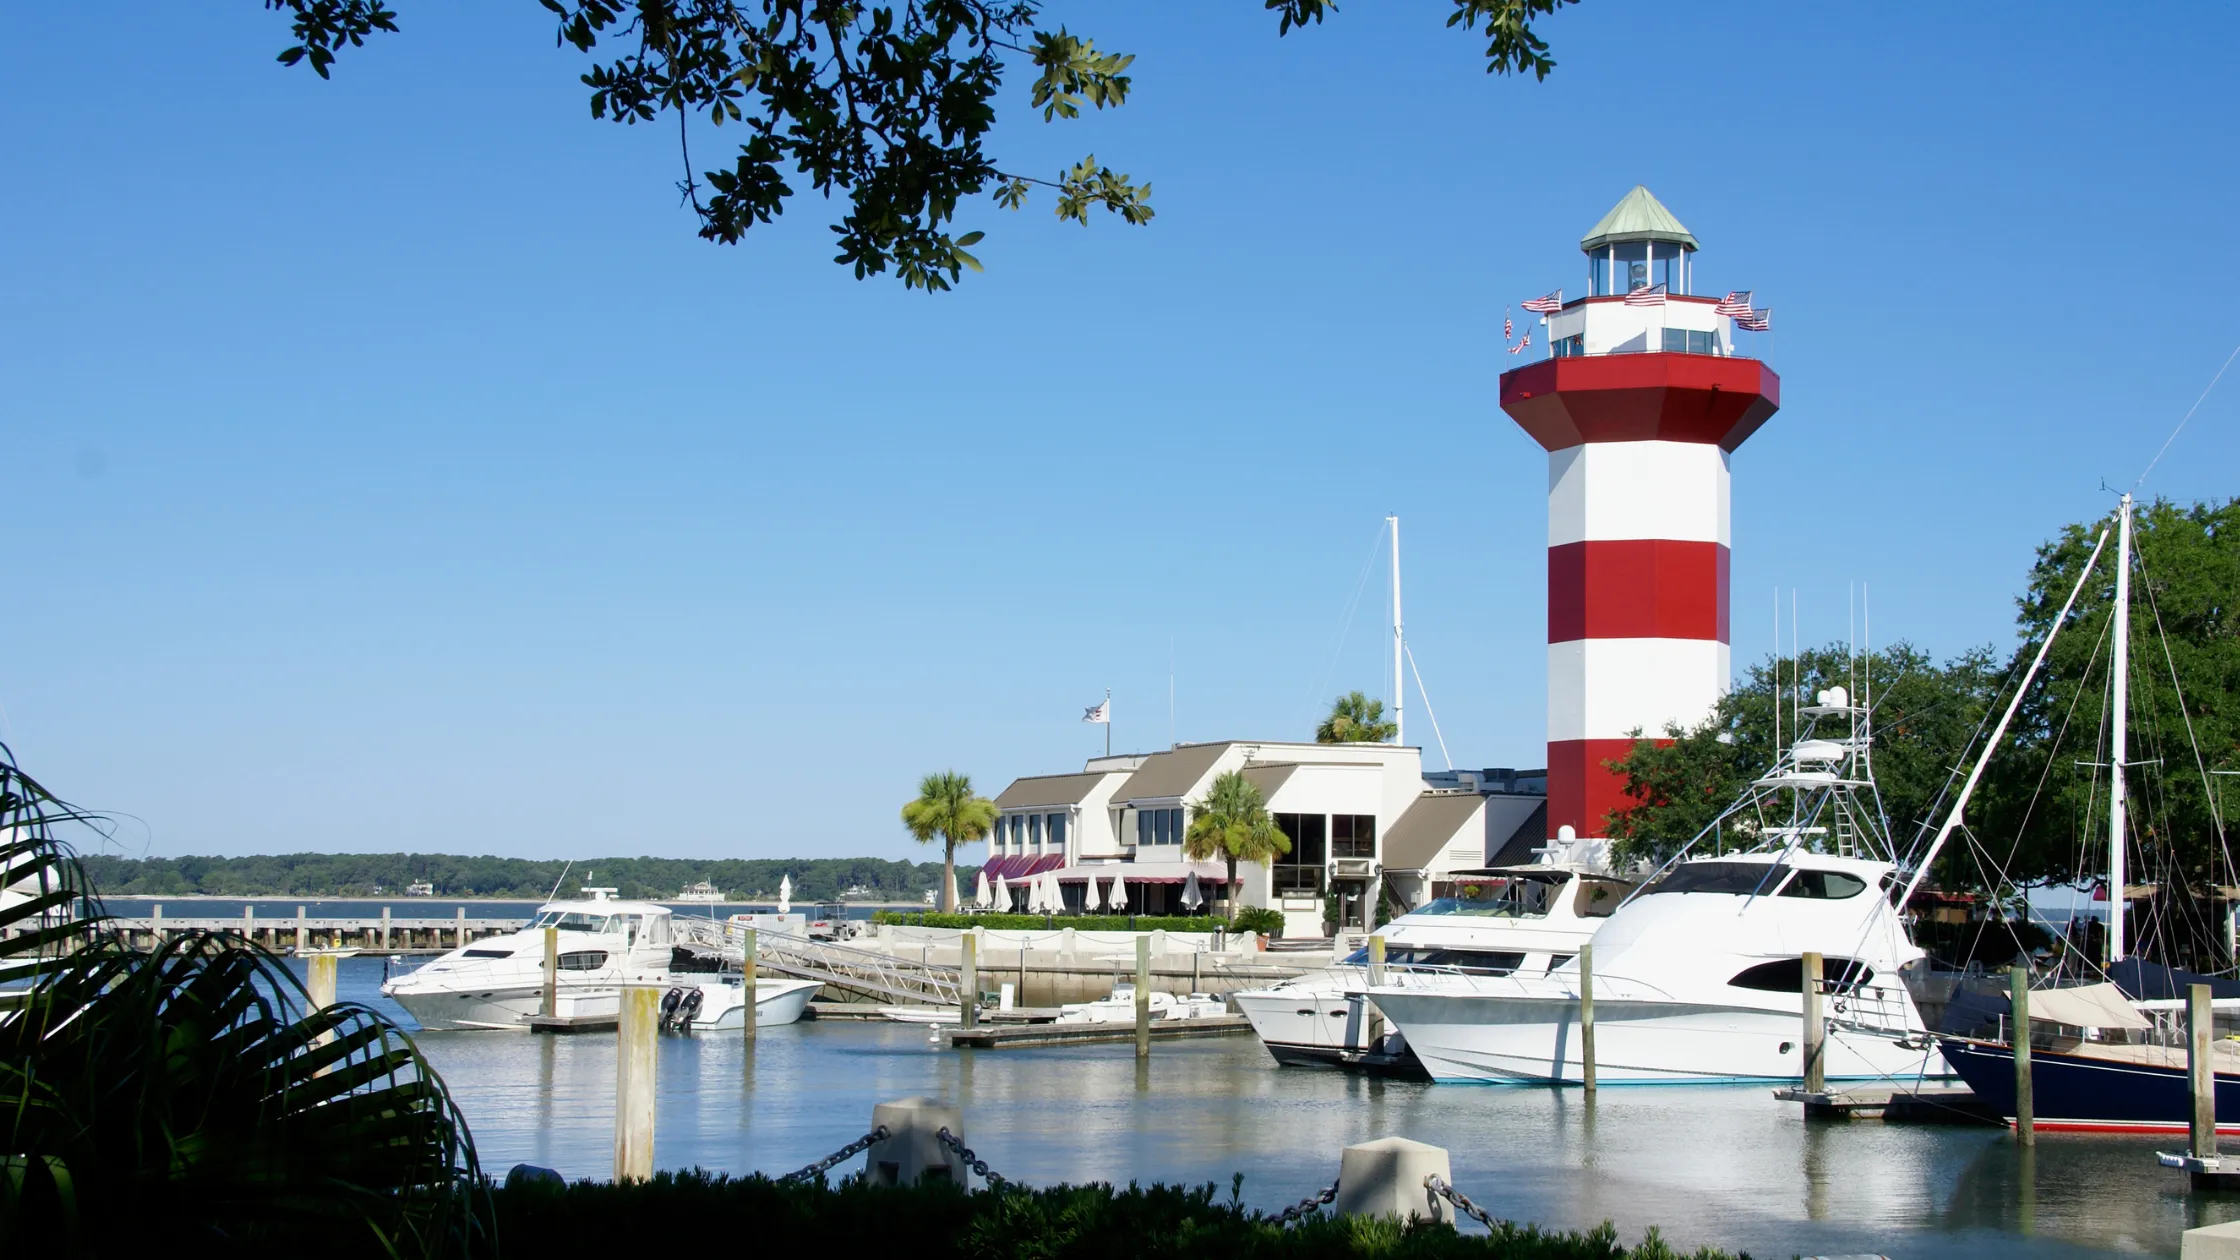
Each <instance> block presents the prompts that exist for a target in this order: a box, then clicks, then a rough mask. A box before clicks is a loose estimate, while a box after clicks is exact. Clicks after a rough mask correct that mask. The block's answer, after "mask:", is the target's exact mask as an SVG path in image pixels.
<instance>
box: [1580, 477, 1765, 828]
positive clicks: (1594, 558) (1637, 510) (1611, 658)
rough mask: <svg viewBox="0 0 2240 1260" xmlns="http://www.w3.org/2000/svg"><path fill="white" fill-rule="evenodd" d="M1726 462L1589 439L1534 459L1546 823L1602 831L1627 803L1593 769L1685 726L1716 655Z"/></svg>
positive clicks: (1718, 664)
mask: <svg viewBox="0 0 2240 1260" xmlns="http://www.w3.org/2000/svg"><path fill="white" fill-rule="evenodd" d="M1729 484H1730V476H1729V472H1728V465H1727V452H1726V451H1724V450H1722V449H1721V448H1720V447H1718V446H1717V445H1714V444H1711V443H1704V442H1669V441H1645V442H1589V443H1582V444H1580V445H1578V446H1573V447H1568V448H1564V449H1561V450H1556V451H1552V452H1550V453H1549V456H1548V770H1549V783H1548V788H1549V800H1548V821H1549V825H1550V827H1551V829H1552V828H1554V827H1556V826H1560V825H1563V824H1566V823H1568V824H1569V825H1571V826H1573V827H1575V828H1577V829H1578V832H1579V834H1581V835H1588V836H1598V835H1604V834H1607V832H1608V828H1607V826H1606V824H1605V819H1606V818H1607V817H1608V816H1609V815H1610V814H1611V813H1612V812H1614V811H1618V810H1623V809H1624V808H1625V807H1626V806H1627V805H1629V804H1630V803H1631V801H1630V799H1629V798H1628V797H1627V796H1626V795H1625V779H1624V777H1623V776H1622V775H1620V774H1618V773H1617V772H1616V771H1613V770H1611V769H1609V768H1608V765H1607V763H1609V762H1611V761H1614V760H1617V759H1620V758H1622V757H1624V756H1625V755H1626V753H1627V751H1628V750H1629V749H1630V748H1631V746H1632V741H1633V738H1634V736H1635V733H1636V732H1638V733H1640V734H1643V735H1647V736H1649V737H1651V738H1655V737H1658V736H1661V735H1664V734H1665V733H1666V732H1667V730H1668V729H1669V728H1670V727H1671V726H1673V725H1679V726H1682V727H1686V726H1691V725H1694V724H1695V723H1697V722H1700V721H1702V720H1703V718H1704V717H1705V715H1707V714H1708V713H1710V711H1711V709H1712V708H1713V706H1715V705H1716V704H1717V703H1718V701H1719V696H1720V695H1721V693H1722V692H1723V691H1724V690H1725V688H1726V685H1727V679H1728V677H1729V673H1730V668H1729V667H1730V654H1729V648H1728V641H1729V635H1728V555H1729V551H1728V548H1729V546H1730V545H1731V541H1732V538H1731V533H1730V529H1729V516H1728V490H1729Z"/></svg>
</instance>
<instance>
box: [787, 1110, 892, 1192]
mask: <svg viewBox="0 0 2240 1260" xmlns="http://www.w3.org/2000/svg"><path fill="white" fill-rule="evenodd" d="M886 1139H887V1126H885V1125H883V1124H882V1125H880V1126H879V1127H878V1128H875V1129H873V1130H872V1131H871V1132H869V1133H866V1134H864V1135H863V1136H862V1137H859V1138H857V1139H856V1140H855V1141H853V1142H850V1143H848V1144H847V1145H846V1146H843V1147H841V1148H840V1149H839V1150H837V1151H834V1152H833V1153H831V1154H830V1155H827V1156H825V1157H824V1158H823V1159H820V1160H818V1161H817V1162H816V1163H814V1164H811V1165H809V1166H808V1167H807V1168H803V1169H799V1170H797V1171H794V1172H789V1173H787V1174H786V1175H785V1176H783V1177H780V1178H778V1184H779V1185H788V1184H791V1183H793V1182H796V1181H807V1180H808V1179H809V1178H811V1177H822V1176H824V1175H825V1174H826V1173H827V1172H829V1171H831V1170H832V1169H833V1167H834V1166H836V1165H839V1164H845V1163H847V1162H848V1161H849V1160H851V1159H854V1158H855V1157H856V1156H858V1155H861V1154H863V1153H864V1152H865V1151H868V1150H870V1149H871V1144H872V1143H874V1142H884V1141H886Z"/></svg>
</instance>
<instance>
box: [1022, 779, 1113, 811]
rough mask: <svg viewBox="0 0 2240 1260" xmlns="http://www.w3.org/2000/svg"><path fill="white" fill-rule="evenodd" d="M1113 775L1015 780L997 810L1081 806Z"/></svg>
mask: <svg viewBox="0 0 2240 1260" xmlns="http://www.w3.org/2000/svg"><path fill="white" fill-rule="evenodd" d="M1109 773H1112V772H1111V771H1091V772H1089V773H1086V774H1038V775H1034V776H1032V777H1029V778H1025V779H1013V780H1012V781H1011V786H1010V787H1007V788H1005V789H1004V790H1003V795H1001V796H999V797H997V798H996V808H997V809H1022V808H1025V807H1027V806H1030V805H1079V804H1080V803H1081V801H1082V799H1083V798H1084V797H1086V796H1088V795H1089V793H1090V792H1091V791H1093V790H1095V788H1096V786H1097V785H1098V784H1099V783H1102V782H1104V779H1105V775H1106V774H1109Z"/></svg>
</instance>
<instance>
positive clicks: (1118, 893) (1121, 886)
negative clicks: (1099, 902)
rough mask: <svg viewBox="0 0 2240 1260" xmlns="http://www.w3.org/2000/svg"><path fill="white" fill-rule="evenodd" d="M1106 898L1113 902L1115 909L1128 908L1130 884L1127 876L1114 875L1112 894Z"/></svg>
mask: <svg viewBox="0 0 2240 1260" xmlns="http://www.w3.org/2000/svg"><path fill="white" fill-rule="evenodd" d="M1105 900H1106V901H1108V902H1110V903H1111V904H1112V908H1113V909H1114V910H1125V909H1127V908H1128V884H1127V881H1126V879H1125V878H1123V877H1122V876H1119V875H1114V876H1113V877H1112V895H1111V896H1109V897H1107V898H1105Z"/></svg>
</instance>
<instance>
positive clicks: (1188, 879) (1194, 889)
mask: <svg viewBox="0 0 2240 1260" xmlns="http://www.w3.org/2000/svg"><path fill="white" fill-rule="evenodd" d="M1205 903H1206V899H1205V897H1204V895H1203V894H1201V893H1200V892H1199V891H1198V873H1197V872H1196V871H1192V872H1190V873H1189V874H1188V875H1185V876H1183V877H1182V906H1183V908H1184V909H1185V910H1195V909H1197V908H1198V907H1199V906H1202V905H1204V904H1205Z"/></svg>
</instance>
